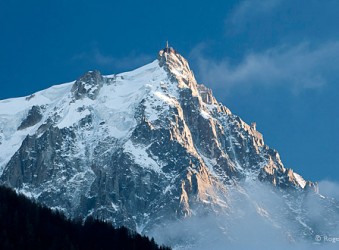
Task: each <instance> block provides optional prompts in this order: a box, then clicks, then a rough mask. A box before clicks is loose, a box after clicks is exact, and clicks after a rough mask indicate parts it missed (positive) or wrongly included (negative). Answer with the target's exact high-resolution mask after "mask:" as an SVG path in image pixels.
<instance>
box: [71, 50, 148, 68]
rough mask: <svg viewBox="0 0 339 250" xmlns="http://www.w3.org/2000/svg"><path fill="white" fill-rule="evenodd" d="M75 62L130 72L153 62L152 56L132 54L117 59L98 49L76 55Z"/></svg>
mask: <svg viewBox="0 0 339 250" xmlns="http://www.w3.org/2000/svg"><path fill="white" fill-rule="evenodd" d="M72 60H73V61H82V60H85V61H87V62H90V63H93V64H95V65H97V66H102V67H106V68H107V67H110V68H112V69H115V70H128V69H133V68H135V67H139V66H142V65H144V64H146V63H148V62H150V61H151V60H152V56H150V55H147V54H136V53H135V52H132V53H130V54H128V55H127V56H124V57H115V56H113V55H108V54H104V53H102V52H101V51H100V50H99V49H98V48H94V49H92V50H91V51H89V52H83V53H80V54H78V55H75V56H74V57H73V58H72Z"/></svg>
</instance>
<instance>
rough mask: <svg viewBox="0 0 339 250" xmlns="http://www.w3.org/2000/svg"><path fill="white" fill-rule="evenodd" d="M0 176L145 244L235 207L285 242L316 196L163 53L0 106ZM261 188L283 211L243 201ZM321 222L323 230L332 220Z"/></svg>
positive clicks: (299, 233) (170, 52)
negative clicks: (172, 226) (167, 229)
mask: <svg viewBox="0 0 339 250" xmlns="http://www.w3.org/2000/svg"><path fill="white" fill-rule="evenodd" d="M0 175H1V182H2V183H3V184H5V185H8V186H11V187H13V188H16V189H17V190H19V191H21V192H23V193H25V194H26V195H28V196H30V197H32V198H34V199H36V200H38V201H39V202H42V203H45V204H47V205H48V206H50V207H53V208H57V209H60V210H63V211H64V212H65V213H66V214H67V215H69V216H73V217H77V216H84V217H85V216H89V215H94V216H98V217H100V218H103V219H106V220H110V221H112V222H113V223H114V224H115V225H125V226H128V227H130V228H133V229H136V230H138V231H140V232H144V233H149V234H152V233H154V228H155V225H157V226H159V225H168V223H172V222H173V221H176V220H178V219H180V218H181V219H182V220H183V221H185V220H186V219H187V218H191V217H194V216H200V215H201V214H206V213H207V214H214V215H216V214H218V215H221V214H222V215H223V216H226V217H225V218H229V219H230V220H229V222H230V224H229V225H231V224H232V223H236V222H234V219H235V218H242V214H244V213H245V214H246V213H247V212H246V211H245V212H244V211H242V210H241V209H239V206H240V205H239V204H240V203H241V204H242V203H243V202H244V203H245V204H251V205H250V206H249V207H250V211H253V212H254V214H256V216H258V217H259V218H261V219H262V220H263V221H265V222H267V223H269V224H270V225H273V227H275V228H280V229H279V231H281V232H283V233H286V234H287V232H288V233H289V234H290V235H291V237H292V238H296V239H299V238H307V237H313V235H315V234H316V233H317V232H318V231H317V230H318V226H315V223H314V221H312V218H311V217H309V216H308V212H307V208H305V206H304V204H305V202H304V201H305V199H306V198H307V197H309V195H310V194H311V195H312V196H315V197H317V198H316V199H318V198H319V197H320V196H319V195H318V194H317V185H316V184H315V183H312V182H310V181H305V180H304V179H303V178H302V177H301V176H300V175H299V174H297V173H294V172H293V170H291V169H287V168H285V167H284V166H283V164H282V162H281V160H280V157H279V154H278V152H277V151H275V150H274V149H271V148H269V147H268V146H267V145H265V144H264V141H263V136H262V134H261V133H260V132H258V131H257V130H256V128H255V125H251V126H250V125H248V124H246V123H245V122H244V121H242V120H241V119H240V118H239V117H238V116H236V115H234V114H232V113H231V111H230V110H229V109H228V108H226V107H225V106H223V105H222V104H221V103H219V102H218V101H217V100H216V99H215V98H214V97H213V95H212V92H211V90H210V89H208V88H206V87H205V86H203V85H199V84H197V82H196V80H195V78H194V75H193V73H192V71H191V70H190V68H189V65H188V62H187V61H186V60H185V59H184V58H183V57H182V56H181V55H180V54H178V53H177V52H176V51H175V50H174V49H172V48H166V49H164V50H161V51H160V52H159V55H158V58H157V59H156V60H155V61H153V62H152V63H150V64H147V65H145V66H143V67H141V68H138V69H136V70H134V71H131V72H126V73H122V74H116V75H108V76H102V75H101V74H100V72H98V71H90V72H88V73H86V74H85V75H84V76H82V77H81V78H80V79H78V80H76V81H74V82H71V83H66V84H63V85H58V86H53V87H51V88H49V89H46V90H43V91H40V92H38V93H35V94H33V95H31V96H28V97H24V98H15V99H9V100H3V101H0ZM261 185H263V186H264V187H265V188H263V189H260V190H261V191H260V192H261V193H268V194H269V193H272V192H273V193H274V194H275V195H276V196H277V197H279V198H281V199H282V201H281V206H280V207H279V209H277V208H274V206H271V205H269V203H270V202H269V200H270V199H266V203H262V202H263V201H262V200H263V199H262V197H259V198H258V196H257V195H256V194H254V193H252V191H253V190H256V188H255V187H258V186H260V187H261ZM319 199H320V198H319ZM264 200H265V199H264ZM265 206H266V207H265ZM240 207H241V206H240ZM326 207H327V206H326ZM330 207H331V206H330ZM305 209H306V210H305ZM241 211H242V212H241ZM305 211H306V212H305ZM331 211H332V212H331V216H332V217H333V218H334V216H335V215H336V214H337V208H335V209H334V208H333V207H331ZM291 216H292V220H291V223H284V222H286V220H287V219H286V218H290V217H291ZM185 218H186V219H185ZM223 218H224V217H223ZM231 218H232V220H231ZM282 218H283V219H282ZM295 218H297V219H295ZM225 221H228V219H225ZM291 225H292V226H291ZM332 226H333V225H332ZM223 228H224V227H223ZM226 228H227V226H226ZM327 229H328V230H332V228H331V227H328V228H327ZM230 230H231V228H227V230H226V229H225V232H226V233H225V234H226V235H232V234H231V233H230ZM167 240H168V239H167ZM178 242H179V241H178ZM185 244H186V243H185Z"/></svg>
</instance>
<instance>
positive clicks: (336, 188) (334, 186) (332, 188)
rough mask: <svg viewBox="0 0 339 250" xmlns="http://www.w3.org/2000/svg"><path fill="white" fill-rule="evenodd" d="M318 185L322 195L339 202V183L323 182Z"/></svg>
mask: <svg viewBox="0 0 339 250" xmlns="http://www.w3.org/2000/svg"><path fill="white" fill-rule="evenodd" d="M318 185H319V193H320V194H322V195H324V196H327V197H330V198H335V199H337V200H338V201H339V183H337V182H333V181H329V180H322V181H320V182H319V183H318Z"/></svg>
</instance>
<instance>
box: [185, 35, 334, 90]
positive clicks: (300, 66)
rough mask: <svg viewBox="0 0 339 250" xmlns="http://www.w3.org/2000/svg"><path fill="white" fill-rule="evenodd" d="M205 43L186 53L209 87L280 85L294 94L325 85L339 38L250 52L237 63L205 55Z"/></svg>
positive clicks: (331, 72) (332, 67)
mask: <svg viewBox="0 0 339 250" xmlns="http://www.w3.org/2000/svg"><path fill="white" fill-rule="evenodd" d="M205 48H206V45H203V44H202V45H199V46H197V47H196V48H195V49H194V50H193V51H192V52H191V54H190V57H191V59H192V61H193V64H194V66H195V67H196V68H197V72H198V74H197V75H198V78H199V79H200V80H201V81H202V82H205V83H208V84H209V85H210V86H211V87H212V88H213V89H223V90H226V91H228V92H230V91H231V90H232V89H233V88H237V87H247V88H251V87H257V86H266V87H276V86H283V87H286V88H288V89H289V90H291V91H292V92H294V93H299V92H300V91H302V90H304V89H317V88H321V87H322V86H324V85H326V84H327V83H328V82H329V81H330V79H331V77H334V72H336V71H337V69H336V65H338V63H339V41H336V42H330V43H325V44H322V45H320V46H316V47H314V46H311V45H310V44H309V43H301V44H299V45H295V46H280V47H274V48H271V49H267V50H265V51H263V52H252V53H248V54H247V55H245V56H244V58H243V59H242V61H241V62H240V63H238V64H231V63H230V60H229V59H228V58H223V59H221V60H215V59H212V58H209V57H207V56H206V55H205V53H204V51H205Z"/></svg>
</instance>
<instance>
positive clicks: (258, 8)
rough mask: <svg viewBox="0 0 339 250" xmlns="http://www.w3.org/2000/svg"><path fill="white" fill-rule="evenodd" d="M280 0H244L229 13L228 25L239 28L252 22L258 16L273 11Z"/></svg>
mask: <svg viewBox="0 0 339 250" xmlns="http://www.w3.org/2000/svg"><path fill="white" fill-rule="evenodd" d="M281 2H282V0H245V1H242V2H240V3H239V4H238V5H237V6H236V7H235V8H234V10H233V11H232V12H231V14H230V16H229V18H228V19H227V22H228V23H231V24H233V25H236V26H239V25H244V24H245V23H247V22H249V21H251V20H253V18H255V17H258V16H259V15H262V14H265V13H269V12H270V11H272V10H274V9H275V8H276V7H278V6H279V4H280V3H281Z"/></svg>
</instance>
